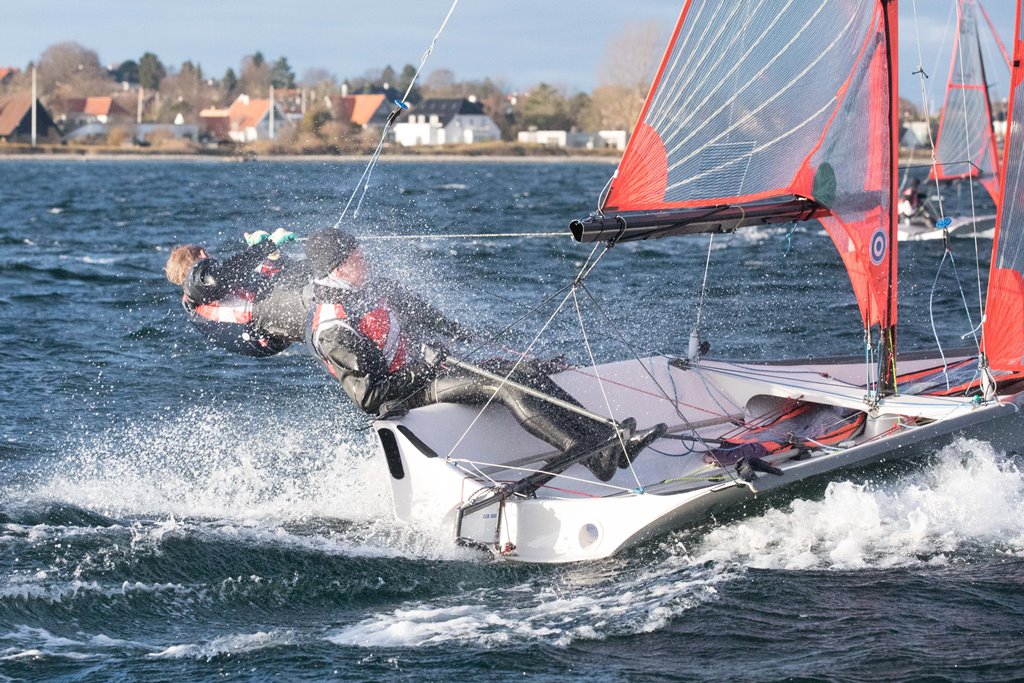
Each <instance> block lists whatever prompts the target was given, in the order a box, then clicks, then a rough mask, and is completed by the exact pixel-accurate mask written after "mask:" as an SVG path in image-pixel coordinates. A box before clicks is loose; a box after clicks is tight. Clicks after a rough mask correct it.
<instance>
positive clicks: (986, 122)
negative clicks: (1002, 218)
mask: <svg viewBox="0 0 1024 683" xmlns="http://www.w3.org/2000/svg"><path fill="white" fill-rule="evenodd" d="M955 6H956V12H957V30H956V37H955V39H954V43H953V54H952V57H951V60H950V65H949V80H948V81H947V84H946V96H945V100H944V101H943V104H942V111H941V113H940V115H939V131H938V137H937V140H936V144H935V161H936V163H935V164H934V165H933V166H932V168H931V170H930V171H929V174H928V181H929V185H931V184H933V183H934V187H935V189H936V193H935V196H934V197H930V198H926V199H924V200H923V201H922V203H920V204H911V201H910V199H908V198H906V197H904V198H903V199H902V200H901V203H900V214H901V218H902V220H901V223H900V229H899V238H900V239H901V240H920V239H941V238H942V236H943V230H942V229H938V230H937V229H936V223H938V222H942V221H945V222H943V224H942V226H943V227H944V228H945V233H946V234H967V233H970V234H974V233H984V232H985V231H990V230H991V229H992V228H993V226H994V224H995V213H994V212H985V213H984V214H983V215H976V214H974V213H972V212H970V211H969V209H971V208H972V206H973V204H972V203H970V202H965V201H960V202H959V204H960V206H959V207H957V208H958V210H957V211H955V212H951V211H942V210H939V207H940V206H941V204H942V202H943V201H944V199H945V201H946V203H947V207H946V208H947V209H948V208H951V207H950V206H949V203H950V200H952V199H953V196H952V193H950V192H949V188H950V187H951V186H952V185H953V184H954V183H956V182H957V181H964V180H966V181H975V180H976V181H977V182H979V183H980V184H981V185H982V187H984V188H985V190H986V192H987V193H988V195H989V197H990V198H991V199H992V201H993V203H994V204H996V205H998V203H999V160H998V156H997V153H996V139H995V132H994V130H993V127H992V105H991V101H990V99H989V90H988V80H987V77H986V72H985V59H984V55H983V53H982V41H981V22H982V19H984V20H985V22H986V23H987V25H988V27H989V32H990V33H991V35H992V39H993V41H994V42H995V44H996V45H997V46H998V47H999V50H1000V52H1001V53H1002V55H1003V57H1004V58H1005V59H1006V63H1007V65H1009V56H1008V55H1007V53H1006V48H1005V47H1004V46H1003V43H1002V41H1001V40H1000V39H999V34H998V33H997V32H996V30H995V27H994V26H993V25H992V21H991V20H990V19H989V17H988V13H987V12H986V11H985V8H984V7H983V6H982V5H981V3H980V2H979V0H957V2H956V3H955ZM913 192H914V189H913V188H908V190H907V193H908V194H910V193H913ZM965 206H966V207H967V209H968V211H965V210H964V207H965ZM953 213H955V214H956V215H950V214H953ZM942 214H946V215H942Z"/></svg>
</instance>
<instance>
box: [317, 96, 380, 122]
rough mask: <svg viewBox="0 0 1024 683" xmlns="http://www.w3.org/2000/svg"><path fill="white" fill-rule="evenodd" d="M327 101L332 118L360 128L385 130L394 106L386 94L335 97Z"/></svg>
mask: <svg viewBox="0 0 1024 683" xmlns="http://www.w3.org/2000/svg"><path fill="white" fill-rule="evenodd" d="M326 99H327V106H328V108H329V109H330V110H331V117H332V118H333V119H334V120H335V121H345V122H347V123H351V124H353V125H356V126H359V127H360V128H383V127H384V124H385V123H386V122H387V120H388V115H389V114H390V113H391V110H392V108H393V105H392V104H391V102H390V101H388V98H387V95H385V94H384V93H375V94H370V95H334V96H331V97H328V98H326Z"/></svg>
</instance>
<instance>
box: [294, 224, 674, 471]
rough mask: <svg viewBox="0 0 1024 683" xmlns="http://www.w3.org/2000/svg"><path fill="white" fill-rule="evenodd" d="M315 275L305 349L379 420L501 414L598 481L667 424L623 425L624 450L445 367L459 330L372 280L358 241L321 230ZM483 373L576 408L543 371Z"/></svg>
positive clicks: (503, 387)
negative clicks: (426, 412) (431, 408)
mask: <svg viewBox="0 0 1024 683" xmlns="http://www.w3.org/2000/svg"><path fill="white" fill-rule="evenodd" d="M306 254H307V260H308V261H309V263H310V269H311V272H312V274H313V277H314V278H315V279H314V281H313V282H314V284H313V301H314V304H313V305H314V309H313V315H312V318H311V324H310V329H309V343H310V346H311V348H312V351H313V354H314V356H316V357H317V358H319V359H320V360H321V361H322V362H323V363H324V365H325V366H326V368H327V371H328V372H329V373H330V374H331V375H333V376H334V377H335V378H336V379H337V380H338V381H339V382H340V383H341V386H342V388H343V389H344V390H345V392H346V393H347V394H348V395H349V397H350V398H351V399H352V400H353V401H354V402H355V404H356V405H357V406H359V408H361V409H362V410H363V411H365V412H367V413H371V414H380V415H383V414H387V413H388V412H392V411H396V410H411V409H413V408H417V407H420V406H424V405H429V404H432V403H439V402H449V403H463V404H473V405H482V404H484V403H486V402H487V401H489V400H493V401H495V402H498V403H501V404H503V405H505V407H507V408H508V409H509V411H511V413H512V414H513V415H514V416H515V418H516V420H518V422H519V424H520V425H521V426H522V427H523V428H524V429H525V430H526V431H527V432H529V433H530V434H532V435H534V436H536V437H538V438H540V439H542V440H544V441H546V442H547V443H549V444H551V445H552V446H554V447H555V448H556V449H558V450H559V451H560V452H562V453H579V454H581V455H584V454H587V453H591V452H593V453H594V455H590V456H588V457H587V458H586V459H585V460H584V464H586V465H587V466H588V467H589V468H590V469H591V471H593V472H594V474H595V475H596V476H597V477H598V478H599V479H601V480H602V481H607V480H609V479H611V478H612V476H614V474H615V471H616V467H617V466H618V467H628V466H629V461H630V460H632V458H633V457H634V456H635V455H636V454H637V453H639V452H640V451H641V450H643V449H644V448H645V447H646V446H647V445H648V444H649V443H650V442H651V441H653V440H654V439H655V438H657V437H658V436H660V435H661V434H662V433H663V432H664V429H665V425H658V426H657V427H655V428H653V429H649V430H644V431H642V432H637V433H633V432H634V430H635V424H636V423H635V421H633V420H632V419H629V420H626V421H624V422H623V423H622V425H621V430H622V433H623V436H622V439H623V440H624V442H625V445H626V450H625V452H623V448H622V444H621V443H620V442H619V440H618V438H616V435H615V432H614V430H613V429H612V428H611V426H609V425H607V424H604V423H599V422H596V421H594V420H592V419H589V418H587V417H584V416H582V415H579V414H577V413H574V412H572V411H570V410H567V409H565V408H562V407H559V406H556V405H554V404H552V403H550V402H548V401H545V400H543V399H541V398H538V397H535V396H532V395H530V394H528V393H526V392H524V391H522V390H521V389H518V388H517V387H515V386H513V385H512V384H509V383H502V382H498V381H494V380H489V379H487V378H486V377H484V376H482V375H478V374H476V373H473V372H470V371H468V370H466V369H463V368H460V367H458V366H446V365H445V360H446V352H445V351H444V348H443V346H442V345H439V344H438V340H439V339H445V340H447V341H449V342H451V341H456V342H458V341H465V340H468V338H469V336H470V335H469V334H467V333H466V330H465V328H463V327H462V326H460V325H458V324H456V323H454V322H452V321H450V320H448V319H447V318H446V317H445V316H444V315H443V314H441V313H440V312H439V311H438V310H437V309H436V308H434V307H433V306H431V305H430V304H428V303H427V302H425V301H423V300H422V299H420V298H419V297H417V296H415V295H414V294H412V293H410V292H408V291H407V290H405V289H404V288H403V287H401V286H400V285H398V284H397V283H394V282H392V281H389V280H384V279H371V278H370V272H369V268H368V267H367V263H366V260H365V258H364V256H363V253H362V251H361V250H360V248H359V245H358V242H357V241H356V239H355V238H354V237H352V236H351V235H348V234H347V233H344V232H341V231H339V230H335V229H327V230H321V231H320V232H317V233H315V234H313V235H312V236H310V238H309V241H308V242H307V244H306ZM484 365H485V369H487V370H489V371H490V372H491V373H493V374H498V375H501V376H503V377H504V376H508V377H509V379H510V380H512V381H513V382H515V383H517V384H521V385H525V386H527V387H530V388H531V389H534V390H537V391H540V392H543V393H544V394H546V395H548V396H552V397H555V398H557V399H560V400H562V401H566V402H569V403H573V404H575V405H579V403H578V402H577V401H576V400H575V399H574V398H573V397H572V396H571V395H569V394H568V393H566V392H565V391H564V390H563V389H562V388H561V387H559V386H558V385H557V384H555V383H554V382H553V381H552V380H551V378H550V377H549V376H548V374H547V372H546V371H547V370H548V369H549V368H546V367H545V366H544V364H542V363H539V362H537V361H523V362H520V363H519V366H518V367H517V368H516V369H515V370H514V371H513V367H514V366H515V365H516V364H515V363H514V362H512V361H504V360H498V361H490V362H489V363H486V364H484Z"/></svg>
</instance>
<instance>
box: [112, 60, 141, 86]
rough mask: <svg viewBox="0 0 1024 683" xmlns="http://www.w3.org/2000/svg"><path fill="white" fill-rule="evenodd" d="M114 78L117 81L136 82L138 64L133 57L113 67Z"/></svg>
mask: <svg viewBox="0 0 1024 683" xmlns="http://www.w3.org/2000/svg"><path fill="white" fill-rule="evenodd" d="M114 78H116V79H117V81H118V82H119V83H133V84H134V83H138V82H139V64H138V62H136V61H135V60H134V59H126V60H124V61H123V62H121V64H120V65H118V67H117V68H116V69H114Z"/></svg>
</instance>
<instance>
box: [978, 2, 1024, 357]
mask: <svg viewBox="0 0 1024 683" xmlns="http://www.w3.org/2000/svg"><path fill="white" fill-rule="evenodd" d="M1015 28H1016V31H1015V33H1014V41H1013V68H1012V71H1011V76H1010V104H1009V107H1010V108H1009V111H1008V114H1007V126H1006V141H1005V142H1004V143H1003V178H1002V180H1003V182H1002V187H1003V196H1002V199H1001V201H1000V202H999V203H998V211H997V214H996V232H995V241H994V244H993V245H992V266H991V270H990V271H989V277H988V298H987V307H986V311H985V318H984V321H983V327H982V344H983V346H982V350H983V351H984V352H985V355H986V357H987V358H988V362H989V365H990V366H991V367H992V368H993V369H995V370H1010V371H1024V21H1022V19H1021V2H1020V0H1017V23H1016V24H1015Z"/></svg>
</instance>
